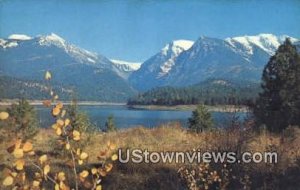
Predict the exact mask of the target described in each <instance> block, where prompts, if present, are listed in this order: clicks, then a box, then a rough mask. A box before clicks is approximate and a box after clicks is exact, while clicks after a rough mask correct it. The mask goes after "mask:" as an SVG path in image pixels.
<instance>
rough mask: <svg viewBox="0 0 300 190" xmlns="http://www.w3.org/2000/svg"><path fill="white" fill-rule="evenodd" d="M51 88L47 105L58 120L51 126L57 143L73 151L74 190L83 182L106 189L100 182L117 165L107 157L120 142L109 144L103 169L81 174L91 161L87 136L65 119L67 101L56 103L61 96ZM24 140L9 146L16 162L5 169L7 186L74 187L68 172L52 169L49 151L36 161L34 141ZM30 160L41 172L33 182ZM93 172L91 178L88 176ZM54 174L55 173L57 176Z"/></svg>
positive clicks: (96, 189) (2, 116)
mask: <svg viewBox="0 0 300 190" xmlns="http://www.w3.org/2000/svg"><path fill="white" fill-rule="evenodd" d="M51 78H52V75H51V73H50V72H49V71H47V72H46V73H45V79H46V80H50V79H51ZM47 89H49V92H50V93H49V94H50V95H51V97H52V98H51V99H50V100H44V101H43V105H44V106H46V107H51V106H52V105H53V107H52V110H51V114H52V116H53V117H54V118H56V122H55V123H54V124H52V125H51V128H53V129H54V131H55V134H56V135H57V136H58V139H57V142H58V143H59V144H60V145H63V146H64V147H65V149H66V150H68V152H69V153H70V157H69V158H70V160H69V161H67V162H66V165H68V166H71V167H72V168H73V171H74V175H73V176H75V179H74V181H75V187H74V188H72V189H76V190H78V189H79V184H78V183H79V182H80V183H81V185H83V187H85V188H87V189H94V190H102V186H101V184H100V182H101V177H103V176H106V175H107V173H108V172H109V171H111V170H112V167H113V165H112V163H109V162H105V159H106V158H109V154H110V153H111V151H113V150H115V149H116V145H115V144H112V143H110V142H108V143H107V150H106V152H105V158H101V159H99V160H101V161H103V163H102V166H101V167H100V168H96V167H93V168H92V169H91V171H90V169H85V170H83V171H81V172H80V173H77V169H78V168H77V164H78V165H82V164H84V162H87V160H88V157H89V154H88V153H87V152H84V151H82V150H81V146H80V143H79V142H80V141H81V140H82V138H84V135H83V134H81V133H80V132H79V131H78V130H75V129H74V128H73V127H74V126H72V123H71V120H70V119H69V118H65V116H66V114H67V113H66V110H65V109H63V107H64V105H63V103H62V102H57V103H56V104H55V102H56V101H57V100H58V98H59V96H58V95H57V94H55V93H54V92H53V91H52V90H51V88H50V87H49V88H47ZM8 117H9V114H8V113H7V112H0V119H1V120H6V119H7V118H8ZM24 141H25V140H22V139H17V140H15V141H14V143H12V144H11V146H9V147H8V148H7V151H8V152H9V153H10V154H12V155H13V157H14V160H15V161H14V163H13V167H12V168H11V169H7V171H6V172H5V175H4V176H6V177H5V178H4V180H3V182H2V184H3V186H12V185H15V187H14V188H13V189H24V190H25V189H32V190H37V189H44V188H45V187H43V185H45V181H47V182H52V183H53V184H54V189H55V190H70V187H69V186H68V185H67V183H65V182H66V179H67V176H66V174H65V173H64V172H63V171H58V172H54V171H53V170H52V169H51V166H50V164H51V163H50V161H51V159H50V158H51V157H50V158H48V155H47V154H43V155H41V156H39V157H38V158H36V159H34V160H32V158H29V157H28V156H33V155H35V152H34V149H33V144H32V143H31V142H29V141H27V140H26V141H25V142H24ZM23 142H24V144H23ZM110 158H111V160H110V162H111V161H115V160H117V158H118V156H117V155H116V154H113V155H112V156H111V157H110ZM27 159H28V160H27ZM27 162H30V163H32V165H33V166H35V167H36V168H37V169H38V172H34V176H33V179H31V180H32V181H29V180H30V179H26V170H24V168H25V164H26V163H27ZM84 167H86V166H84ZM89 171H90V172H91V173H90V172H89ZM52 173H53V174H52ZM90 174H91V178H88V176H89V175H90ZM51 176H54V178H52V177H51ZM69 177H70V176H69ZM26 180H27V181H26ZM70 180H71V179H70ZM14 183H15V184H14Z"/></svg>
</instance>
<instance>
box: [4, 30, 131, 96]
mask: <svg viewBox="0 0 300 190" xmlns="http://www.w3.org/2000/svg"><path fill="white" fill-rule="evenodd" d="M0 68H1V69H0V75H1V76H6V77H12V78H15V79H22V80H24V79H26V80H28V81H33V80H35V81H41V83H42V80H43V75H44V73H45V71H47V70H48V71H51V72H52V74H53V81H52V82H53V83H55V84H57V85H61V86H63V87H64V88H69V89H72V92H76V94H72V96H76V98H78V99H80V100H98V101H126V99H127V98H128V97H130V96H132V95H134V94H135V93H136V91H135V90H134V89H133V88H132V87H131V85H130V84H129V83H128V82H127V80H126V79H124V78H122V76H121V74H122V70H120V69H119V68H118V67H116V66H115V64H113V63H112V62H111V61H110V60H109V59H107V58H106V57H104V56H102V55H100V54H96V53H92V52H89V51H86V50H84V49H81V48H79V47H77V46H75V45H73V44H70V43H68V42H66V41H65V40H64V39H63V38H61V37H60V36H58V35H56V34H51V35H47V36H37V37H35V38H31V37H29V36H26V35H11V36H9V38H8V39H1V40H0ZM8 88H9V86H8ZM5 98H9V97H5Z"/></svg>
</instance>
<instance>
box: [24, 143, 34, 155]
mask: <svg viewBox="0 0 300 190" xmlns="http://www.w3.org/2000/svg"><path fill="white" fill-rule="evenodd" d="M32 148H33V146H32V144H31V143H30V142H26V143H25V144H24V145H23V151H24V152H25V153H26V152H30V151H32Z"/></svg>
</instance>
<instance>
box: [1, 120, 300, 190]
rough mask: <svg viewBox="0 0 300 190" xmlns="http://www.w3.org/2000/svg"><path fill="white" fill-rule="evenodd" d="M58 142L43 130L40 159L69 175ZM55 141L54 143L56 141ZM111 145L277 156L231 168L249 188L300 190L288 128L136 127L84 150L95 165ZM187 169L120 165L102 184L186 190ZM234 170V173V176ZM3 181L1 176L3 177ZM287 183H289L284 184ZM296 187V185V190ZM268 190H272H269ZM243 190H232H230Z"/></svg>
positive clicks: (297, 134) (299, 144)
mask: <svg viewBox="0 0 300 190" xmlns="http://www.w3.org/2000/svg"><path fill="white" fill-rule="evenodd" d="M53 137H55V135H53V131H52V130H51V129H40V131H39V133H38V134H37V136H36V137H35V139H34V142H33V144H34V146H35V150H36V153H37V154H42V153H45V152H46V153H48V154H49V155H50V156H51V157H52V158H51V160H52V162H54V163H56V167H57V168H59V169H63V170H65V171H66V173H68V171H67V170H68V169H67V168H65V167H64V166H63V165H62V163H63V161H64V158H63V157H61V156H59V155H56V154H54V153H53V146H49V142H50V141H51V138H53ZM52 141H53V140H52ZM108 141H111V142H114V143H116V144H117V145H118V148H122V149H124V148H129V149H134V148H139V149H148V150H149V151H192V150H198V149H200V150H202V151H236V152H244V151H252V152H256V151H258V152H264V151H270V150H273V151H277V152H278V154H279V156H280V158H279V163H278V164H276V165H270V164H248V165H246V164H240V165H235V166H233V169H234V171H236V172H237V171H238V172H237V173H235V174H237V175H240V176H242V175H245V174H247V175H249V176H250V180H252V184H251V186H250V187H251V188H261V189H268V188H270V189H272V188H273V187H274V189H280V188H281V187H286V189H293V187H295V188H294V189H297V187H300V184H299V181H300V168H299V167H300V161H299V160H300V129H298V128H296V129H289V130H287V131H286V132H285V133H283V134H282V135H274V134H270V133H267V132H264V133H262V134H255V133H253V132H249V131H243V130H231V131H225V130H218V131H213V132H204V133H201V134H196V133H190V132H188V131H187V130H186V129H183V128H181V127H180V126H179V124H177V123H172V124H169V125H164V126H160V127H157V128H152V129H147V128H143V127H138V128H132V129H127V130H122V131H117V132H111V133H95V134H92V138H91V140H90V141H89V142H88V144H87V145H86V147H85V151H86V152H88V153H89V155H90V157H89V162H90V163H96V162H97V155H98V154H99V152H100V151H101V150H103V147H105V145H106V144H107V142H108ZM8 145H9V143H8V142H5V141H2V142H1V144H0V146H1V150H0V162H1V163H2V164H1V168H4V166H5V165H6V164H8V163H9V155H8V154H7V153H6V147H7V146H8ZM182 166H183V164H175V163H171V164H163V163H158V164H145V163H144V164H133V163H128V164H122V163H117V164H116V165H115V166H114V169H113V172H112V173H111V174H109V175H108V176H107V177H106V178H105V179H104V181H103V186H104V188H105V189H182V188H184V182H182V181H180V178H179V175H178V173H177V171H178V169H179V168H180V167H182ZM234 171H233V172H234ZM0 177H1V176H0ZM285 183H289V184H285ZM296 185H298V186H296ZM265 187H268V188H265ZM238 188H239V187H235V186H234V185H233V186H232V188H231V189H238Z"/></svg>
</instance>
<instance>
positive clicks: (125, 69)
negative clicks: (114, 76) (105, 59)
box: [110, 59, 141, 79]
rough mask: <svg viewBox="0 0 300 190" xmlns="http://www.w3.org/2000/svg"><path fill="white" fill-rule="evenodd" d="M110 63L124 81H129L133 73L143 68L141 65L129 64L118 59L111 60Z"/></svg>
mask: <svg viewBox="0 0 300 190" xmlns="http://www.w3.org/2000/svg"><path fill="white" fill-rule="evenodd" d="M110 61H111V62H112V63H113V64H114V65H115V67H116V68H117V72H118V74H119V75H120V76H121V77H123V78H124V79H127V78H128V77H129V75H131V73H132V72H133V71H136V70H138V69H139V68H140V67H141V63H137V62H127V61H121V60H116V59H111V60H110Z"/></svg>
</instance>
